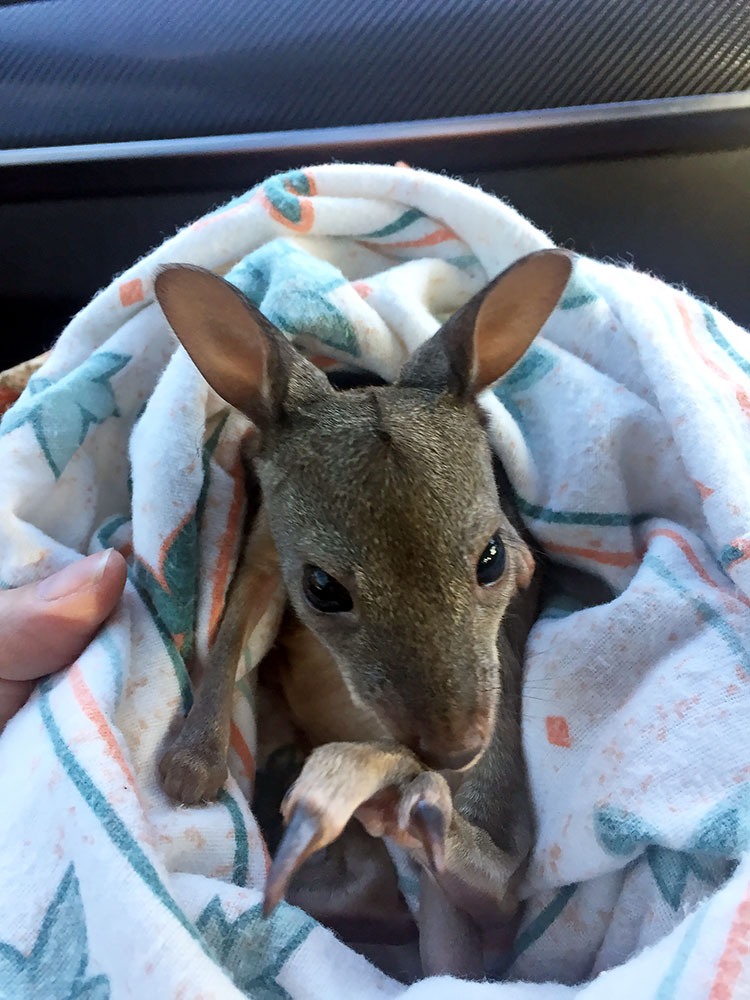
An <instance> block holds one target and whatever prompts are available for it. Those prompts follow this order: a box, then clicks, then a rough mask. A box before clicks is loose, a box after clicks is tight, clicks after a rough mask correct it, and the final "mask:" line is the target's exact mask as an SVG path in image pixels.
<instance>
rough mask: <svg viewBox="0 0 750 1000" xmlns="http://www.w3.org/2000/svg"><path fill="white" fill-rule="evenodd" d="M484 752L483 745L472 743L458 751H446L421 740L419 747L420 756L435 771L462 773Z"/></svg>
mask: <svg viewBox="0 0 750 1000" xmlns="http://www.w3.org/2000/svg"><path fill="white" fill-rule="evenodd" d="M482 750H483V746H482V744H481V743H472V744H471V745H470V746H467V747H460V748H459V749H457V750H456V749H454V750H446V749H445V748H443V747H440V746H434V745H432V744H430V743H426V742H425V741H424V740H419V743H418V746H417V753H418V755H419V756H420V757H421V759H422V760H423V761H424V763H425V764H426V765H427V766H428V767H431V768H432V769H433V770H434V771H460V770H461V769H462V768H464V767H468V766H469V764H472V763H473V762H474V760H475V759H476V758H477V757H478V756H479V755H480V753H481V752H482Z"/></svg>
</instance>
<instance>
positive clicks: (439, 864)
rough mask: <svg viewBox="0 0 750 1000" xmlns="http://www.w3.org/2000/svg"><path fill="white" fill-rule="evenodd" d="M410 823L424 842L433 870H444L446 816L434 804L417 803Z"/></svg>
mask: <svg viewBox="0 0 750 1000" xmlns="http://www.w3.org/2000/svg"><path fill="white" fill-rule="evenodd" d="M409 819H410V823H412V824H413V825H414V829H415V831H416V833H417V835H418V837H419V839H420V841H421V842H422V846H423V847H424V849H425V853H426V854H427V859H428V861H429V862H430V865H431V867H432V869H433V870H434V871H436V872H440V871H442V870H443V867H444V865H445V815H444V814H443V811H442V809H440V807H439V806H436V805H435V804H434V803H432V802H423V801H420V802H417V803H416V804H415V806H414V807H413V809H412V811H411V815H410V817H409Z"/></svg>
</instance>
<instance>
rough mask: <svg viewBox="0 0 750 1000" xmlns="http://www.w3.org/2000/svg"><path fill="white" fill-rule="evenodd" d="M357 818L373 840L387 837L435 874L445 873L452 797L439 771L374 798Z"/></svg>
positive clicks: (419, 776)
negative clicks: (446, 840) (446, 842)
mask: <svg viewBox="0 0 750 1000" xmlns="http://www.w3.org/2000/svg"><path fill="white" fill-rule="evenodd" d="M355 815H356V817H357V819H358V820H359V821H360V822H361V823H362V825H363V826H364V828H365V829H366V830H367V832H368V833H369V834H370V836H372V837H388V838H389V839H390V840H392V841H393V843H394V844H397V845H398V846H399V847H402V848H404V849H405V850H407V851H409V853H410V854H412V855H414V858H415V860H417V861H419V862H420V863H421V864H422V865H424V866H426V867H427V868H429V869H431V870H432V871H433V872H440V871H442V869H443V867H444V864H445V838H446V834H447V832H448V829H449V828H450V825H451V820H452V818H453V797H452V795H451V791H450V788H449V786H448V782H447V781H446V780H445V778H444V777H443V776H442V775H441V774H438V772H437V771H423V772H422V773H421V774H418V775H417V776H416V777H415V778H413V779H412V780H411V781H409V782H408V783H407V784H405V785H404V786H402V787H401V788H399V789H389V790H387V792H385V793H381V794H379V795H375V796H373V798H371V799H370V800H368V801H367V802H365V803H364V804H363V805H362V806H361V807H360V808H359V809H358V810H357V812H356V813H355Z"/></svg>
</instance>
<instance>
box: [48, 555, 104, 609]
mask: <svg viewBox="0 0 750 1000" xmlns="http://www.w3.org/2000/svg"><path fill="white" fill-rule="evenodd" d="M113 551H114V550H113V549H105V550H104V551H103V552H98V553H97V554H96V555H95V556H87V557H86V558H85V559H78V560H77V561H76V562H74V563H71V565H70V566H66V567H65V569H61V570H59V571H58V572H57V573H53V574H52V576H48V577H47V579H46V580H42V582H41V583H38V584H37V586H36V592H37V595H38V596H39V597H41V598H42V600H43V601H59V600H60V598H62V597H72V595H73V594H77V593H78V591H79V590H88V589H89V588H90V587H95V586H96V584H97V583H98V582H99V581H100V580H101V578H102V576H104V571H105V569H106V568H107V563H108V562H109V559H110V556H111V555H112V552H113Z"/></svg>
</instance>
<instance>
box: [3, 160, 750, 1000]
mask: <svg viewBox="0 0 750 1000" xmlns="http://www.w3.org/2000/svg"><path fill="white" fill-rule="evenodd" d="M546 245H549V240H548V239H547V238H546V237H545V236H544V235H543V234H542V233H540V232H539V231H537V230H536V229H534V228H533V227H532V226H531V225H530V224H529V223H527V222H526V221H525V220H523V219H522V218H520V217H519V216H518V215H517V214H516V213H515V212H514V211H513V210H512V209H511V208H509V207H508V206H507V205H504V204H503V203H502V202H500V201H497V200H496V199H494V198H492V197H490V196H488V195H486V194H484V193H482V192H481V191H479V190H477V189H476V188H472V187H467V186H465V185H463V184H460V183H458V182H456V181H453V180H449V179H447V178H445V177H438V176H432V175H430V174H425V173H420V172H416V171H413V170H411V169H409V168H407V167H406V166H399V167H392V168H388V167H379V166H346V165H334V166H323V167H316V168H313V169H311V170H306V171H296V172H293V173H290V174H286V175H283V176H278V177H274V178H272V179H271V180H269V181H267V182H266V183H264V184H263V185H261V186H260V187H258V188H255V189H253V190H252V191H250V192H249V193H248V194H246V195H244V196H242V197H241V198H238V199H236V200H235V201H233V202H231V203H230V204H229V205H228V206H226V207H224V208H222V209H219V210H218V211H216V212H214V213H212V214H210V215H208V216H206V217H205V218H203V219H201V220H199V221H198V222H196V223H194V224H193V225H191V226H188V227H187V228H186V229H184V230H182V231H181V232H180V233H178V235H177V236H175V237H174V238H173V239H171V240H169V241H168V242H167V243H165V244H164V245H163V246H161V247H160V248H159V249H158V250H156V251H155V252H154V253H152V254H150V255H149V256H148V257H146V258H145V259H144V260H142V261H140V262H139V263H137V264H135V265H134V266H133V267H132V268H131V269H130V270H129V271H128V272H126V273H125V274H124V275H122V276H121V277H120V278H119V279H117V280H116V281H115V282H113V284H112V285H110V286H109V287H108V288H107V289H105V290H104V291H103V292H101V293H100V294H99V295H98V296H97V297H96V298H95V299H94V300H93V301H92V302H91V303H90V304H89V305H88V306H87V307H86V308H85V309H84V310H83V311H82V312H81V313H79V314H78V316H76V317H75V318H74V319H73V321H72V322H71V323H70V325H69V326H68V328H67V329H66V330H65V331H64V333H63V334H62V336H61V338H60V340H59V341H58V343H57V344H56V346H55V347H54V349H53V351H52V353H51V355H50V357H49V359H48V360H47V361H46V363H45V364H44V366H43V367H42V368H41V370H40V371H38V372H37V373H36V374H34V375H33V377H32V378H31V381H30V383H29V385H28V387H27V389H26V390H25V391H24V393H23V395H22V396H21V398H20V399H19V400H18V402H17V403H16V404H15V405H14V406H13V407H12V408H11V409H10V410H9V411H8V412H7V413H6V414H5V416H4V418H3V420H2V424H0V467H2V469H3V476H2V481H1V482H0V580H1V581H2V586H3V587H12V586H16V585H19V584H23V583H26V582H28V581H31V580H35V579H38V578H40V577H42V576H44V575H46V574H48V573H51V572H52V571H53V570H56V569H59V568H61V567H62V566H63V565H65V564H67V563H69V562H70V561H72V560H74V559H76V558H78V557H79V555H80V554H82V553H88V552H93V551H96V550H98V549H101V548H103V547H107V546H116V547H117V548H119V549H120V551H121V552H123V553H124V554H125V555H126V556H127V558H128V560H129V565H130V573H129V581H128V585H127V589H126V592H125V595H124V597H123V600H122V602H121V604H120V606H119V609H118V610H117V612H116V613H115V615H114V616H113V617H112V619H111V620H110V622H109V623H108V625H107V626H106V628H104V629H103V631H102V632H101V633H100V635H99V636H98V637H97V638H96V639H95V641H94V642H93V643H92V644H91V645H90V646H89V648H88V649H87V650H86V652H85V653H84V654H83V655H82V656H81V657H80V659H79V660H78V661H77V662H76V663H75V664H72V665H71V667H70V669H68V670H66V671H65V672H64V673H62V674H60V675H58V676H55V677H53V678H51V679H49V680H48V681H46V682H45V683H44V684H42V685H41V687H40V688H39V690H38V691H37V693H36V694H35V695H34V697H33V698H32V700H31V702H30V703H29V704H28V705H27V706H26V708H25V709H23V710H22V711H21V712H20V713H19V715H18V716H16V718H15V719H14V720H13V721H12V722H11V724H10V725H9V726H8V728H7V729H6V731H5V732H4V734H3V735H2V738H0V801H2V803H3V807H2V811H1V812H0V840H1V842H2V845H3V864H2V866H0V941H2V943H0V996H2V997H8V998H25V997H31V996H40V997H45V998H50V1000H70V998H74V997H75V998H86V1000H94V998H96V1000H103V998H105V997H110V996H111V997H113V998H118V997H139V998H140V997H159V998H167V997H175V998H177V997H179V998H184V1000H187V998H198V997H203V998H207V997H221V998H230V997H240V996H242V995H245V996H248V997H253V998H269V1000H270V998H286V997H293V998H302V997H304V998H310V1000H312V998H321V1000H322V998H325V1000H335V998H337V997H341V998H347V1000H348V998H350V997H352V996H356V997H358V998H365V1000H366V998H375V997H378V998H381V1000H382V998H387V997H397V996H398V997H401V996H408V997H409V998H420V997H429V998H431V1000H432V998H440V997H446V998H448V997H450V998H457V1000H463V998H466V1000H469V998H473V997H477V998H479V997H484V996H486V997H488V998H489V997H496V998H497V1000H510V998H515V997H523V998H524V1000H525V998H534V997H538V998H541V1000H546V998H559V997H563V996H572V995H575V996H584V997H586V998H590V997H599V996H606V997H607V998H609V997H612V996H630V995H636V993H637V995H638V996H640V997H643V998H652V1000H674V998H677V997H679V998H681V1000H693V998H695V1000H697V998H711V1000H730V998H732V997H735V998H737V997H739V996H740V995H741V993H743V990H742V987H743V986H744V990H745V992H744V995H747V989H748V987H749V986H750V963H748V961H747V956H748V953H749V952H750V888H749V878H750V860H749V859H748V854H747V852H748V848H749V847H750V752H749V751H748V719H750V642H749V640H750V558H749V557H750V535H749V534H748V513H747V512H748V510H750V435H749V434H748V426H749V422H750V360H749V359H750V342H748V339H747V334H745V333H744V332H743V331H742V330H740V329H738V328H737V327H736V326H734V325H733V324H732V323H731V322H730V321H729V320H727V319H726V318H725V317H724V316H722V315H721V314H720V313H718V312H716V311H715V310H714V309H711V308H709V307H708V306H706V305H703V304H702V303H701V302H698V301H696V300H695V299H693V298H691V297H690V296H689V295H688V294H686V293H685V292H684V291H680V290H675V289H673V288H670V287H667V286H666V285H663V284H661V283H659V282H658V281H656V280H654V279H653V278H651V277H649V276H646V275H643V274H638V273H636V272H634V271H632V270H629V269H624V268H619V267H615V266H612V265H607V264H602V263H598V262H595V261H591V260H587V259H579V260H578V261H577V262H576V265H575V269H574V273H573V276H572V278H571V281H570V283H569V286H568V288H567V290H566V292H565V294H564V296H563V299H562V301H561V302H560V305H559V307H558V308H557V309H556V310H555V312H554V314H553V315H552V317H551V318H550V320H549V322H548V323H547V325H546V327H545V330H544V331H543V333H544V336H543V337H541V338H540V339H539V340H538V341H537V343H536V344H535V345H534V346H533V347H532V348H531V350H530V351H529V352H528V353H527V354H526V356H525V357H524V358H523V359H522V360H521V361H520V362H519V363H518V365H517V366H516V367H515V368H514V369H513V370H512V371H511V372H510V373H509V374H508V375H507V376H506V377H505V378H504V379H503V380H502V382H501V383H500V384H498V385H497V387H496V388H495V389H494V391H492V392H488V393H487V394H486V399H485V400H484V403H485V406H486V408H487V411H488V413H489V416H490V437H491V440H492V443H493V445H494V446H496V447H497V449H498V451H499V452H500V454H501V455H502V456H503V458H504V460H505V463H506V466H507V469H508V472H509V475H510V478H511V481H512V484H513V487H514V489H515V491H516V494H517V500H518V504H519V506H520V509H521V511H522V513H523V515H524V517H525V518H526V520H527V522H528V525H529V527H530V528H531V530H532V531H533V532H534V534H535V535H536V537H537V539H538V540H539V543H540V545H542V546H543V547H544V548H545V549H546V550H547V551H548V552H549V553H551V554H552V555H553V556H555V557H556V558H557V559H558V560H559V561H561V562H562V563H565V564H568V565H572V566H578V567H582V568H585V569H587V570H589V571H592V572H594V573H596V574H599V576H600V577H601V578H603V579H605V580H606V581H607V582H608V583H609V584H610V586H611V587H612V588H613V589H614V591H615V593H616V597H615V598H614V599H613V600H612V601H611V602H610V603H608V604H606V605H603V606H599V607H595V608H585V607H580V606H575V605H574V604H572V603H571V602H570V601H563V600H558V601H554V600H553V601H552V602H551V603H550V604H549V605H548V606H547V607H546V608H545V610H544V612H543V614H542V617H541V619H540V620H539V622H538V623H537V625H536V627H535V628H534V631H533V633H532V636H531V639H530V645H529V649H528V664H527V679H526V685H525V699H524V720H523V723H524V738H525V749H526V754H527V757H528V766H529V772H530V780H531V787H532V792H533V797H534V802H535V806H536V811H537V815H538V821H539V830H538V843H537V846H536V850H535V853H534V856H533V859H532V863H531V867H530V870H529V873H528V877H527V880H526V883H525V886H524V896H525V897H526V898H527V900H528V905H527V909H526V915H525V918H524V922H523V925H522V927H521V930H520V934H519V936H518V938H517V940H516V943H515V961H514V965H513V967H512V970H511V979H512V980H527V981H530V982H527V983H523V984H519V983H518V982H508V983H503V984H460V983H457V982H453V981H450V980H440V981H432V982H424V983H419V984H416V985H415V986H412V987H410V988H408V989H407V988H406V987H404V986H401V985H400V984H398V983H396V982H394V981H393V980H391V979H389V978H387V977H386V976H384V975H383V974H381V973H379V972H377V971H376V970H375V969H374V968H373V967H372V966H371V965H369V964H368V963H367V962H366V961H365V959H364V958H362V957H360V956H358V955H355V954H354V953H353V952H351V951H349V950H348V949H347V948H346V947H345V946H344V945H343V944H341V943H340V942H339V941H338V940H337V939H336V938H335V937H334V936H333V935H332V934H331V933H329V932H328V931H326V930H324V929H322V928H321V927H319V926H317V925H316V924H315V923H314V921H312V920H311V919H309V918H308V917H307V916H305V915H304V914H303V913H301V912H299V911H298V910H296V909H294V908H292V907H290V906H288V905H282V906H281V907H280V908H279V909H278V910H277V911H276V912H275V914H274V915H273V917H272V919H271V920H270V921H268V922H266V921H264V920H263V919H262V918H261V915H260V912H259V899H260V889H261V887H262V885H263V879H264V875H265V871H266V865H267V857H266V854H265V851H264V846H263V843H262V840H261V837H260V836H259V833H258V828H257V826H256V823H255V820H254V818H253V816H252V814H251V812H250V810H249V808H248V804H247V797H248V795H249V793H250V789H251V786H252V781H253V770H254V765H253V748H254V740H255V729H254V711H253V706H254V700H253V678H254V668H255V666H256V664H257V663H258V661H259V659H260V658H261V657H262V656H263V654H264V652H265V650H266V649H267V648H268V645H269V643H270V641H271V640H272V637H273V629H274V623H275V620H276V614H277V611H278V606H279V602H280V601H281V600H282V595H281V594H280V593H279V591H278V589H277V588H275V587H274V586H273V585H272V584H270V585H269V587H268V588H266V591H265V593H263V594H261V593H259V594H258V600H257V606H256V607H255V608H254V610H253V614H254V621H255V623H256V624H255V627H254V629H253V631H252V635H251V638H250V640H249V642H248V645H247V648H246V650H245V651H244V656H243V659H242V662H241V663H240V664H239V665H238V668H239V669H238V677H237V686H236V700H235V712H234V721H233V725H232V750H231V762H230V763H231V772H232V777H231V780H230V781H229V782H228V783H227V785H226V788H225V790H224V791H223V793H222V795H221V798H220V800H219V801H218V802H217V803H215V804H213V805H209V806H206V807H204V808H196V809H186V808H178V807H176V806H175V805H173V804H172V803H171V802H169V801H168V800H167V799H166V798H165V796H164V795H163V793H162V791H161V788H160V785H159V781H158V778H157V771H156V763H157V761H158V759H159V756H160V753H161V751H162V748H163V745H164V742H165V740H166V738H167V736H168V732H169V730H170V726H172V725H173V723H174V722H175V721H176V720H179V718H180V716H181V715H182V714H183V713H184V712H185V711H186V710H187V709H188V707H189V705H190V702H191V687H190V680H189V676H188V671H187V664H189V662H190V657H191V654H192V652H193V651H194V650H196V651H198V652H199V653H205V652H206V650H207V648H208V645H209V643H210V642H211V637H212V634H213V632H214V630H215V626H216V622H217V620H218V618H219V615H220V612H221V608H222V602H223V599H224V595H225V592H226V588H227V581H228V580H229V578H230V576H231V573H232V568H233V563H234V560H235V557H236V545H237V540H238V531H239V525H240V522H241V516H242V509H243V494H242V480H241V475H240V467H239V461H238V445H239V440H240V437H241V435H242V433H243V431H244V429H245V425H244V422H243V421H242V420H241V419H240V418H239V417H238V416H237V415H235V414H230V413H228V412H227V410H226V407H225V406H224V405H222V403H221V401H220V400H219V399H218V398H217V397H216V396H215V395H214V394H213V393H212V392H210V391H209V390H208V388H207V386H206V384H205V382H204V381H203V380H202V378H201V377H200V376H199V375H198V374H197V372H196V371H195V369H194V368H193V366H192V364H191V363H190V362H189V361H188V359H187V356H186V355H185V354H184V352H183V351H182V350H181V349H179V350H176V349H175V348H176V343H175V340H174V338H173V336H172V334H171V333H170V331H169V330H168V328H167V326H166V324H165V322H164V319H163V317H162V315H161V312H160V310H159V308H158V306H157V305H155V304H154V301H153V293H152V278H153V274H154V269H155V267H156V265H157V264H159V263H162V262H169V261H185V262H192V263H197V264H202V265H204V266H207V267H210V268H213V269H215V270H217V271H220V272H221V273H227V272H228V274H229V278H230V280H232V281H233V282H235V283H236V284H237V285H238V286H239V287H240V288H242V289H243V290H244V291H245V292H246V293H247V294H248V295H249V296H250V297H251V298H252V299H253V300H254V301H256V302H257V303H258V304H259V305H260V306H261V308H262V309H263V310H264V311H265V312H266V313H267V315H268V316H269V317H270V318H271V319H272V320H273V321H274V322H275V323H277V324H278V325H279V326H281V327H282V328H283V329H284V330H286V331H287V332H288V334H289V336H290V337H291V338H292V339H293V340H294V341H295V343H297V344H299V345H300V346H301V347H302V348H303V349H304V350H306V351H307V353H308V354H309V355H310V356H312V357H316V358H317V359H318V361H319V363H320V364H321V365H330V364H339V365H346V364H355V365H357V366H359V367H363V368H369V369H372V370H373V371H375V372H377V373H378V374H380V375H383V376H385V377H386V378H390V377H392V376H393V375H394V374H395V373H396V372H397V370H398V368H399V365H400V364H401V363H402V361H403V360H404V358H405V357H406V356H407V355H408V354H409V352H410V351H412V350H413V349H414V348H415V347H416V346H417V345H418V344H419V343H421V342H422V341H423V340H424V339H425V338H426V337H428V336H429V335H430V334H431V333H432V332H434V330H435V329H436V328H437V327H438V325H439V322H440V320H441V319H442V318H443V317H445V316H446V315H447V314H449V313H451V312H452V311H453V310H454V309H456V308H457V307H458V306H459V305H460V304H461V303H462V302H464V301H465V300H466V299H467V298H468V297H469V296H470V295H471V294H472V293H473V292H474V291H475V290H476V289H477V288H479V287H480V286H481V285H482V284H483V283H484V282H485V281H486V280H487V279H488V278H489V277H491V276H492V275H495V274H496V273H497V272H498V271H499V270H501V269H502V268H504V267H506V266H507V265H508V264H509V263H510V262H511V261H513V260H514V259H515V258H517V257H518V256H519V255H521V254H523V253H526V252H528V251H530V250H533V249H536V248H539V247H543V246H546ZM565 984H568V985H565ZM570 984H582V985H578V986H575V985H570Z"/></svg>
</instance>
